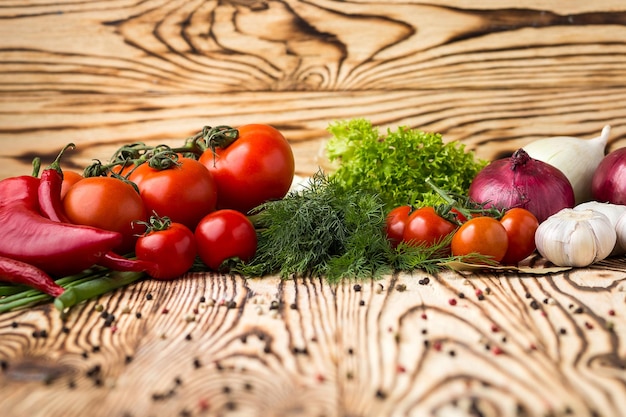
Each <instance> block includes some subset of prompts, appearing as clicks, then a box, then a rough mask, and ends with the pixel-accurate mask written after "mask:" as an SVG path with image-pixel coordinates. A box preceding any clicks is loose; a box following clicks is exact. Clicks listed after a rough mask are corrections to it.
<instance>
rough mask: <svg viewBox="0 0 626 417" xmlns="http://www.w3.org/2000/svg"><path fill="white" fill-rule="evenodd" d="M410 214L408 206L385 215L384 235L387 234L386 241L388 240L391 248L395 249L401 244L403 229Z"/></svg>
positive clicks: (400, 207) (397, 208)
mask: <svg viewBox="0 0 626 417" xmlns="http://www.w3.org/2000/svg"><path fill="white" fill-rule="evenodd" d="M410 212H411V207H410V206H399V207H396V208H394V209H393V210H391V211H390V212H389V214H387V218H386V219H385V233H387V239H389V242H390V243H391V246H393V247H396V246H398V244H399V243H400V242H402V237H403V236H404V229H405V227H406V224H407V222H408V221H409V213H410Z"/></svg>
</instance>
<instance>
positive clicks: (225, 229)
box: [194, 209, 257, 271]
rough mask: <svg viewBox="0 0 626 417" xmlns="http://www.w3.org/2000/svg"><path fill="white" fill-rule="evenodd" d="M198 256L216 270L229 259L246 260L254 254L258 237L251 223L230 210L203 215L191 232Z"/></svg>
mask: <svg viewBox="0 0 626 417" xmlns="http://www.w3.org/2000/svg"><path fill="white" fill-rule="evenodd" d="M194 235H195V237H196V244H197V245H198V255H199V256H200V259H202V262H204V263H205V264H206V265H207V266H208V267H209V268H211V269H213V270H214V271H217V270H219V269H220V266H221V265H222V264H223V263H224V261H227V260H229V259H233V258H238V259H240V260H242V261H249V260H250V259H252V257H253V256H254V254H255V253H256V247H257V235H256V230H255V229H254V226H253V225H252V222H250V220H249V219H248V218H247V217H246V216H245V215H244V214H243V213H241V212H239V211H236V210H231V209H223V210H217V211H214V212H213V213H211V214H208V215H207V216H205V217H204V218H203V219H202V220H200V223H198V227H196V231H195V233H194Z"/></svg>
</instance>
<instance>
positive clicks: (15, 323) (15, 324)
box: [11, 321, 19, 329]
mask: <svg viewBox="0 0 626 417" xmlns="http://www.w3.org/2000/svg"><path fill="white" fill-rule="evenodd" d="M17 326H19V324H18V323H17V322H16V321H14V322H12V323H11V327H13V328H14V329H16V328H17Z"/></svg>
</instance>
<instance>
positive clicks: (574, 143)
mask: <svg viewBox="0 0 626 417" xmlns="http://www.w3.org/2000/svg"><path fill="white" fill-rule="evenodd" d="M610 133H611V126H609V125H606V126H604V128H603V129H602V133H601V134H600V136H597V137H595V138H593V139H580V138H573V137H569V136H557V137H552V138H546V139H539V140H536V141H534V142H531V143H529V144H528V145H526V146H524V147H523V149H524V150H525V151H526V153H528V155H530V156H531V158H534V159H538V160H540V161H543V162H546V163H548V164H550V165H552V166H554V167H556V168H558V169H559V170H561V172H563V174H565V176H566V177H567V179H568V180H569V181H570V183H571V184H572V188H573V189H574V196H575V197H576V204H579V203H583V202H585V201H589V200H591V180H592V178H593V173H594V172H595V170H596V168H597V167H598V165H599V164H600V161H602V159H603V158H604V153H605V148H606V144H607V141H608V139H609V134H610Z"/></svg>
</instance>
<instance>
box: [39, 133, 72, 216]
mask: <svg viewBox="0 0 626 417" xmlns="http://www.w3.org/2000/svg"><path fill="white" fill-rule="evenodd" d="M74 146H75V145H74V144H73V143H70V144H68V145H67V146H66V147H65V148H63V149H62V150H61V152H59V154H58V155H57V157H56V159H55V160H54V161H53V162H52V163H51V164H50V166H49V167H48V168H46V169H45V170H44V171H43V172H42V173H41V180H40V181H39V187H38V190H37V194H38V197H39V209H40V210H41V213H42V214H43V215H44V216H45V217H47V218H49V219H50V220H54V221H57V222H64V223H70V221H69V219H68V218H67V216H66V215H65V213H64V212H63V208H62V204H61V187H62V186H63V171H62V170H61V165H60V161H61V156H63V153H64V152H65V151H66V150H67V149H69V148H74Z"/></svg>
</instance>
